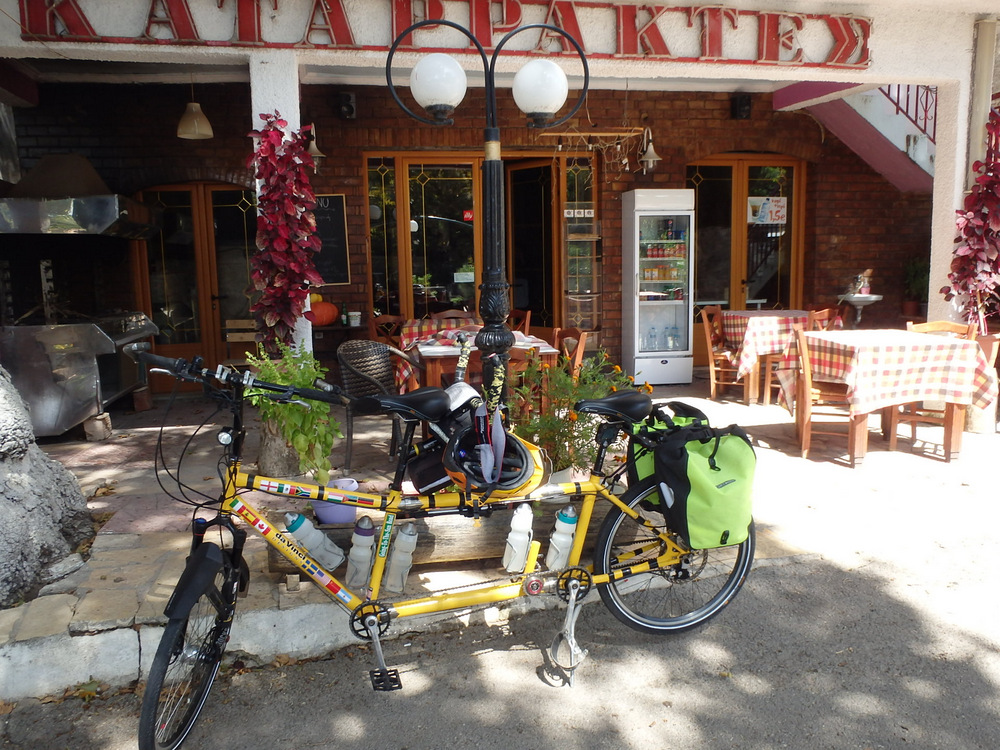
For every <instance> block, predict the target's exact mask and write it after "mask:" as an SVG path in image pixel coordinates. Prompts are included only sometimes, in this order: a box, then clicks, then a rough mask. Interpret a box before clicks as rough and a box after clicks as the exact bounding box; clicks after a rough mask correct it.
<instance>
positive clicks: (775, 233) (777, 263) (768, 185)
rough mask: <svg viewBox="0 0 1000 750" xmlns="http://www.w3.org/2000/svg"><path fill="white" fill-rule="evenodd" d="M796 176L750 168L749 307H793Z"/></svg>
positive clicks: (789, 172) (778, 170)
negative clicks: (793, 225) (792, 226)
mask: <svg viewBox="0 0 1000 750" xmlns="http://www.w3.org/2000/svg"><path fill="white" fill-rule="evenodd" d="M793 174H794V170H793V169H792V168H791V167H750V168H749V172H748V190H747V194H748V206H747V307H748V308H755V307H756V308H775V307H784V308H787V307H789V299H790V293H791V267H792V232H791V224H790V223H789V221H790V219H791V216H792V209H793V207H792V195H793Z"/></svg>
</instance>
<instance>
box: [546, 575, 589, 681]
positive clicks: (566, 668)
mask: <svg viewBox="0 0 1000 750" xmlns="http://www.w3.org/2000/svg"><path fill="white" fill-rule="evenodd" d="M566 586H567V588H568V589H569V601H568V602H567V603H566V618H565V619H564V620H563V626H562V630H560V631H559V632H558V633H556V637H555V638H553V639H552V646H551V647H550V648H549V656H550V658H551V659H552V663H553V664H555V665H556V666H557V667H559V669H561V670H562V671H563V673H564V674H565V676H566V682H567V683H568V684H569V686H570V687H573V675H574V673H575V670H576V668H577V667H579V666H580V664H581V663H582V662H583V660H584V659H586V658H587V650H586V649H584V648H580V644H578V643H577V642H576V621H577V618H579V617H580V612H582V611H583V607H582V606H581V605H582V602H581V600H580V599H582V597H581V598H580V599H577V593H578V592H579V589H580V582H579V581H578V580H576V579H570V580H569V581H567V583H566ZM564 646H565V649H566V650H567V651H568V653H565V654H563V647H564ZM563 656H568V657H569V658H568V659H563V658H561V657H563Z"/></svg>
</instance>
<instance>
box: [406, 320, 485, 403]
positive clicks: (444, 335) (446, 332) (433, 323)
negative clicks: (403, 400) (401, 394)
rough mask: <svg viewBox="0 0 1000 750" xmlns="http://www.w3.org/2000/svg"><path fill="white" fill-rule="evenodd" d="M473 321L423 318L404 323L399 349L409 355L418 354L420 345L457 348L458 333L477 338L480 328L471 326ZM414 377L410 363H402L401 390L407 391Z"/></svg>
mask: <svg viewBox="0 0 1000 750" xmlns="http://www.w3.org/2000/svg"><path fill="white" fill-rule="evenodd" d="M470 323H472V321H468V320H466V321H463V320H459V319H454V318H451V319H447V320H431V319H430V318H422V319H420V320H408V321H406V322H405V323H403V325H402V327H401V328H400V331H399V348H400V349H402V350H403V351H404V352H406V353H407V354H410V355H413V354H416V350H417V345H418V344H429V343H435V344H442V345H447V346H457V342H456V341H455V335H456V333H457V332H458V331H460V330H464V331H466V333H468V335H469V339H470V340H471V339H472V338H474V337H475V335H476V331H477V330H479V328H480V326H479V325H478V324H476V325H469V324H470ZM412 375H413V367H412V366H411V365H410V364H409V363H408V362H400V364H399V366H398V367H397V368H396V383H397V385H399V387H400V389H401V390H405V389H406V387H407V384H408V383H409V381H410V377H411V376H412Z"/></svg>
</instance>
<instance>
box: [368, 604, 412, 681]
mask: <svg viewBox="0 0 1000 750" xmlns="http://www.w3.org/2000/svg"><path fill="white" fill-rule="evenodd" d="M363 622H364V625H365V628H366V629H367V630H368V635H369V636H371V639H372V646H374V647H375V659H376V661H377V662H378V669H372V670H371V671H369V672H368V676H369V677H370V678H371V681H372V690H378V691H389V690H399V689H400V688H402V687H403V683H402V682H401V681H400V679H399V670H398V669H388V668H387V667H386V665H385V655H384V654H383V653H382V642H381V640H380V639H379V634H378V627H379V625H378V617H377V616H376V615H374V614H371V615H366V616H365V619H364V621H363Z"/></svg>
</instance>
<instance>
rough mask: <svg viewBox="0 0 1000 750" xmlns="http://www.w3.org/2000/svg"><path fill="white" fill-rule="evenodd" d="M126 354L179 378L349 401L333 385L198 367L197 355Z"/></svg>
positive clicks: (329, 401) (312, 398)
mask: <svg viewBox="0 0 1000 750" xmlns="http://www.w3.org/2000/svg"><path fill="white" fill-rule="evenodd" d="M128 354H129V355H132V354H135V355H136V357H137V358H138V359H139V361H140V362H142V363H144V364H146V365H150V366H151V367H154V368H157V369H160V370H165V371H167V372H169V373H170V374H171V375H173V376H174V377H176V378H180V379H181V380H192V381H202V382H207V381H208V380H210V379H213V378H214V379H215V380H218V381H219V382H221V383H224V384H226V385H237V384H240V385H242V386H243V387H244V388H259V389H261V390H265V391H271V392H272V393H277V394H281V395H282V396H284V397H286V398H288V399H291V398H293V397H296V396H298V397H301V398H304V399H307V400H309V401H322V402H324V403H327V404H336V405H338V406H342V405H345V404H347V403H349V402H350V400H351V399H350V397H349V396H347V395H346V394H345V393H344V392H343V391H341V389H340V388H338V387H337V386H335V385H327V386H326V388H328V389H329V390H322V391H321V390H317V389H315V388H300V387H297V386H292V385H281V384H279V383H268V382H267V381H264V380H259V379H258V378H256V377H254V376H253V375H252V374H250V373H249V372H238V371H236V370H232V369H230V368H228V367H225V366H222V365H220V366H219V367H218V368H217V369H215V370H209V369H206V368H203V367H201V366H200V362H199V359H200V358H197V357H196V358H195V360H194V361H192V362H188V361H187V360H185V359H182V358H177V359H171V358H170V357H161V356H160V355H159V354H151V353H149V352H146V351H141V350H132V351H130V352H128Z"/></svg>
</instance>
